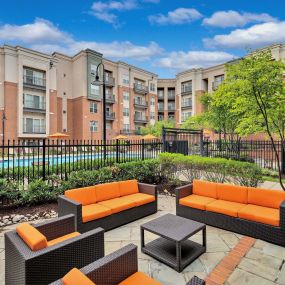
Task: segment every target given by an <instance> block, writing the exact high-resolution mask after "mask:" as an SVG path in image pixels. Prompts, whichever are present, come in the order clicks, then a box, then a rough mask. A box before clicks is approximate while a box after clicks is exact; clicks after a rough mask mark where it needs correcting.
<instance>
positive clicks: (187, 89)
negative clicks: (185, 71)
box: [181, 86, 192, 95]
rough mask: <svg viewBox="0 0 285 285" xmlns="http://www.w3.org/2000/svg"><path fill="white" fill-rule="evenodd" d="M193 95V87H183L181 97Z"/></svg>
mask: <svg viewBox="0 0 285 285" xmlns="http://www.w3.org/2000/svg"><path fill="white" fill-rule="evenodd" d="M186 94H192V86H184V87H183V86H182V89H181V95H186Z"/></svg>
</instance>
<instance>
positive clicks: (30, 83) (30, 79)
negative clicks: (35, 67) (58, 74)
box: [23, 75, 46, 90]
mask: <svg viewBox="0 0 285 285" xmlns="http://www.w3.org/2000/svg"><path fill="white" fill-rule="evenodd" d="M23 83H24V87H28V88H35V89H40V90H46V79H45V78H42V77H38V76H32V75H24V77H23Z"/></svg>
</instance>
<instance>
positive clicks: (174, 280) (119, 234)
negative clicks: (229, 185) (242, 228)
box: [0, 196, 285, 285]
mask: <svg viewBox="0 0 285 285" xmlns="http://www.w3.org/2000/svg"><path fill="white" fill-rule="evenodd" d="M158 201H159V202H158V203H159V211H158V213H157V214H155V215H151V216H148V217H146V218H143V219H140V220H138V221H135V222H133V223H130V224H127V225H125V226H122V227H119V228H117V229H114V230H112V231H109V232H107V233H105V251H106V254H108V253H111V252H113V251H115V250H117V249H119V248H121V247H122V246H124V245H127V244H129V243H134V244H136V245H137V246H138V247H139V248H138V257H139V270H141V271H144V272H145V273H147V274H148V275H150V276H152V277H154V278H155V279H157V280H158V281H160V282H161V283H163V284H165V285H170V284H171V285H172V284H175V285H184V284H185V283H186V282H187V281H188V280H190V279H191V278H192V277H193V276H194V275H197V276H199V277H200V278H205V277H206V276H207V275H208V274H209V273H210V272H211V271H212V270H213V269H214V267H215V266H216V265H217V264H218V263H219V262H220V261H221V260H222V259H223V257H225V256H226V255H227V253H228V252H229V251H230V250H231V249H232V248H233V247H234V246H235V245H236V244H237V243H238V242H239V239H240V238H241V237H242V236H241V235H239V234H235V233H232V232H228V231H224V230H221V229H217V228H213V227H209V226H208V227H207V252H206V253H205V254H203V255H202V256H200V258H198V259H197V260H196V261H195V262H193V263H192V264H190V265H189V266H188V267H186V268H185V269H184V271H183V272H182V273H178V272H176V271H174V270H173V269H171V268H170V267H168V266H166V265H164V264H162V263H160V262H158V261H156V260H155V259H153V258H151V257H149V256H148V255H145V254H143V253H141V251H140V225H141V224H142V223H145V222H146V221H149V220H152V219H154V218H156V217H158V216H161V215H164V214H166V213H173V214H174V213H175V199H174V198H173V197H165V196H160V197H159V199H158ZM15 227H16V225H11V226H8V227H6V228H3V229H0V284H5V283H4V265H5V260H4V258H5V257H4V232H5V231H8V230H11V229H14V228H15ZM145 234H146V237H145V238H146V242H147V241H149V240H151V239H153V238H156V236H155V235H153V234H151V233H149V232H145ZM193 240H196V241H199V242H201V240H202V235H201V233H198V234H196V235H195V236H194V237H193ZM284 263H285V248H282V247H279V246H276V245H273V244H270V243H267V242H264V241H261V240H257V241H256V243H255V244H254V246H253V247H252V248H251V249H250V250H249V252H248V253H247V255H246V256H245V257H244V258H243V259H242V260H241V262H240V264H239V265H238V267H237V268H236V269H235V270H234V272H233V273H232V274H231V276H230V277H229V279H228V280H227V282H226V283H225V284H226V285H272V284H280V285H285V265H284Z"/></svg>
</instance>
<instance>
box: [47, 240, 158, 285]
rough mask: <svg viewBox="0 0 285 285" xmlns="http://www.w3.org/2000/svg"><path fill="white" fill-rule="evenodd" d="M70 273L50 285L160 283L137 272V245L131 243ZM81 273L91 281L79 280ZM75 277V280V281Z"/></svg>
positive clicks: (150, 284)
mask: <svg viewBox="0 0 285 285" xmlns="http://www.w3.org/2000/svg"><path fill="white" fill-rule="evenodd" d="M70 273H71V274H72V275H73V276H72V275H70V276H65V277H64V278H63V279H64V283H63V280H62V279H59V280H57V281H55V282H53V283H51V284H50V285H63V284H88V285H89V284H96V285H107V284H108V285H118V284H119V285H128V284H147V285H161V283H159V282H157V281H156V280H154V279H152V278H150V277H148V276H147V275H145V274H144V273H141V272H138V257H137V247H136V246H135V245H133V244H129V245H127V246H125V247H123V248H121V249H119V250H117V251H115V252H113V253H111V254H109V255H107V256H105V257H103V258H101V259H99V260H97V261H95V262H93V263H91V264H89V265H87V266H85V267H83V268H81V269H80V272H76V271H75V272H70ZM76 273H77V274H76ZM78 273H79V274H78ZM81 273H83V274H84V276H87V277H88V278H89V279H90V281H91V283H88V280H87V282H86V283H85V282H84V281H81V280H82V276H80V275H81ZM84 276H83V278H84ZM76 278H77V282H75V279H76ZM80 281H81V282H80ZM73 282H74V283H73ZM83 282H84V283H83Z"/></svg>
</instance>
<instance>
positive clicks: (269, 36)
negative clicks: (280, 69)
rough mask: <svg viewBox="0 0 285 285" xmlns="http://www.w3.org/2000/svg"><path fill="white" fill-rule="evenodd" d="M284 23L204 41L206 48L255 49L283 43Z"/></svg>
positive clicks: (264, 24) (243, 30)
mask: <svg viewBox="0 0 285 285" xmlns="http://www.w3.org/2000/svg"><path fill="white" fill-rule="evenodd" d="M284 31H285V21H283V22H278V23H276V22H269V23H263V24H256V25H254V26H251V27H250V28H247V29H236V30H234V31H232V32H230V33H229V34H224V35H216V36H214V37H213V38H210V39H209V38H208V39H204V40H203V41H204V45H205V46H206V47H220V48H256V47H262V46H266V45H269V44H273V43H282V42H285V33H284Z"/></svg>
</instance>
